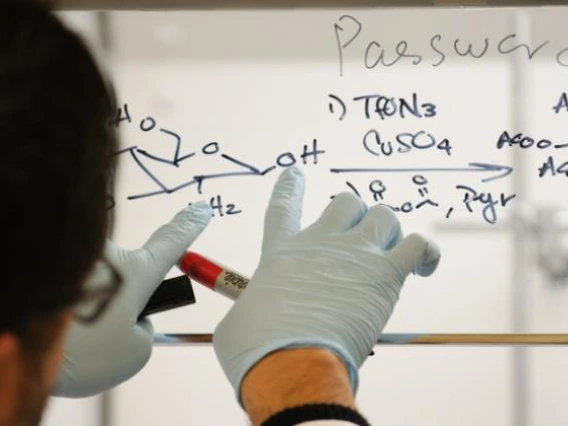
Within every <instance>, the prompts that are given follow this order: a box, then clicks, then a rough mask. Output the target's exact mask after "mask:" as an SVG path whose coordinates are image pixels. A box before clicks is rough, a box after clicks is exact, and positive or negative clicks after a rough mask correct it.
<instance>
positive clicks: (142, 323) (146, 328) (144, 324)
mask: <svg viewBox="0 0 568 426" xmlns="http://www.w3.org/2000/svg"><path fill="white" fill-rule="evenodd" d="M136 325H137V326H138V327H140V332H142V333H145V334H146V335H147V336H150V337H151V338H152V341H153V340H154V326H153V324H152V321H150V319H149V318H141V319H140V320H138V322H137V323H136Z"/></svg>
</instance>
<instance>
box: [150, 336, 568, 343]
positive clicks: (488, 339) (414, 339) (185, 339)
mask: <svg viewBox="0 0 568 426" xmlns="http://www.w3.org/2000/svg"><path fill="white" fill-rule="evenodd" d="M212 337H213V336H212V335H211V334H156V337H155V339H154V345H156V346H184V345H190V346H191V345H210V344H211V343H212ZM377 345H457V346H463V345H468V346H517V345H520V346H549V345H568V334H405V333H401V334H396V333H394V334H388V333H385V334H383V335H382V336H381V338H380V340H379V341H378V342H377Z"/></svg>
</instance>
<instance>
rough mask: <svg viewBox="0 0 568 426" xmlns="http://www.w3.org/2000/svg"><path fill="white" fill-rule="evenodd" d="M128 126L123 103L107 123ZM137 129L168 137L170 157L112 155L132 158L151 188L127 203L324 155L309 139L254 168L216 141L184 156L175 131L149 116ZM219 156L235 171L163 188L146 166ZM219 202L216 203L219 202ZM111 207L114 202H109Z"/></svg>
mask: <svg viewBox="0 0 568 426" xmlns="http://www.w3.org/2000/svg"><path fill="white" fill-rule="evenodd" d="M125 122H126V123H129V124H131V123H132V117H131V115H130V112H129V110H128V104H124V107H122V108H119V109H118V113H117V117H116V119H115V120H113V121H112V122H111V123H110V124H111V126H116V127H118V126H119V125H120V124H121V123H125ZM138 128H139V130H140V131H142V132H149V131H152V130H154V129H157V130H158V131H159V132H160V133H162V134H164V135H166V136H168V137H169V138H170V140H171V141H173V142H174V143H173V144H172V155H171V157H162V156H158V155H155V154H153V153H151V152H150V151H148V150H143V149H140V148H138V147H137V146H130V147H128V148H125V149H122V150H121V151H119V152H117V153H116V155H122V154H127V155H129V156H130V158H132V160H133V161H134V163H135V164H136V165H137V166H138V167H139V168H140V170H141V171H142V172H143V173H144V174H145V175H146V176H147V177H148V179H149V181H151V183H152V185H153V187H154V188H153V189H151V190H149V191H147V192H144V193H142V194H136V195H131V196H129V197H127V198H128V199H130V200H135V199H139V198H146V197H153V196H157V195H160V194H171V193H174V192H177V191H180V190H182V189H184V188H187V187H190V186H194V187H196V188H197V192H198V193H199V194H202V193H203V192H202V191H203V184H204V182H206V181H208V180H212V179H223V178H229V177H236V176H264V175H266V174H267V173H269V172H271V171H272V170H274V169H276V168H277V167H283V168H286V167H291V166H294V165H296V164H297V163H298V162H299V161H301V162H302V164H304V165H308V164H313V165H316V164H318V160H319V157H320V156H321V155H322V154H324V153H325V151H324V150H322V149H319V147H318V141H317V139H313V140H312V141H311V144H304V145H303V147H302V149H301V150H300V151H299V153H296V154H294V153H293V152H289V151H288V152H283V153H281V154H279V155H277V156H276V159H275V164H274V163H273V164H270V165H264V166H262V167H257V166H255V165H253V164H250V163H247V162H244V161H241V160H239V159H237V158H235V157H233V156H230V155H228V154H225V153H222V152H221V148H220V144H219V142H217V141H212V142H207V143H205V144H204V145H203V146H202V147H201V149H200V150H199V151H197V152H196V151H192V152H188V153H185V154H181V152H182V146H181V145H182V138H181V136H180V135H179V134H177V133H176V132H174V131H172V130H169V129H164V128H159V127H158V126H157V122H156V120H155V119H154V118H153V117H146V118H144V119H142V120H140V122H139V123H138ZM212 155H219V156H220V157H221V158H222V159H223V160H225V162H226V163H227V164H228V165H231V166H232V167H233V168H234V167H236V171H235V170H234V171H230V172H221V171H219V172H213V173H208V174H201V175H194V176H191V177H190V178H187V177H185V178H183V179H182V180H181V181H180V182H178V183H176V184H175V185H173V186H167V185H166V184H165V183H164V181H163V179H160V178H159V177H158V176H157V175H156V174H155V173H153V172H152V171H150V167H149V164H150V163H152V162H160V163H165V164H168V165H169V166H171V167H172V168H177V167H179V166H180V163H181V162H182V161H186V160H188V159H190V158H195V157H197V156H212ZM219 203H220V201H219ZM112 205H114V202H112Z"/></svg>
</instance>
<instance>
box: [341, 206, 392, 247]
mask: <svg viewBox="0 0 568 426" xmlns="http://www.w3.org/2000/svg"><path fill="white" fill-rule="evenodd" d="M350 233H353V234H355V233H356V234H358V235H363V236H364V237H365V238H367V239H368V240H369V241H371V243H372V244H375V245H377V246H378V247H379V248H381V249H382V250H390V249H392V248H393V247H395V246H396V245H397V244H398V243H399V242H400V241H401V240H402V237H403V235H402V228H401V226H400V222H399V221H398V218H397V217H396V215H395V214H394V212H393V211H392V210H391V209H389V208H388V207H385V206H382V205H380V204H376V205H374V206H372V207H371V208H370V209H369V211H368V212H367V214H366V215H365V217H364V218H363V219H362V220H361V222H359V224H358V225H357V226H355V227H354V228H353V229H351V231H350Z"/></svg>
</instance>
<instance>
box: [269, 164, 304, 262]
mask: <svg viewBox="0 0 568 426" xmlns="http://www.w3.org/2000/svg"><path fill="white" fill-rule="evenodd" d="M303 198H304V175H303V173H302V172H301V171H300V170H299V169H298V168H296V167H289V168H287V169H285V170H284V171H283V172H282V173H281V174H280V177H279V178H278V180H277V181H276V184H275V185H274V189H273V190H272V195H271V197H270V201H269V203H268V208H267V209H266V213H265V215H264V236H263V240H262V252H263V253H264V252H265V251H266V250H267V249H269V248H271V247H273V246H275V245H278V244H279V243H280V242H281V241H282V240H284V239H286V238H288V237H291V236H293V235H296V234H297V233H298V232H300V225H301V219H302V200H303Z"/></svg>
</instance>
